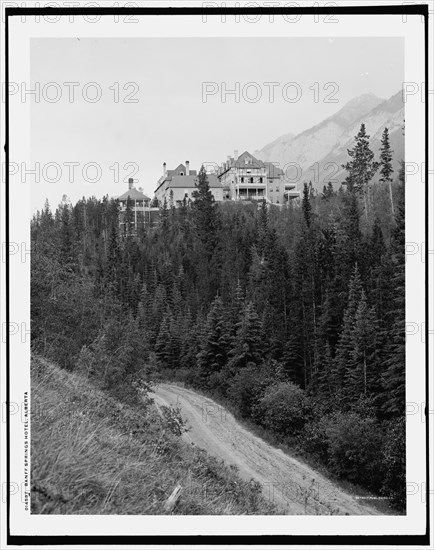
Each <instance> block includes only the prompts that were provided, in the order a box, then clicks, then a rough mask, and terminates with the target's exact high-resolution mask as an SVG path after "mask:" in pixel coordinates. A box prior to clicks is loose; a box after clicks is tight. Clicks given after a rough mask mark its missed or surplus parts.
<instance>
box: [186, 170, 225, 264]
mask: <svg viewBox="0 0 434 550" xmlns="http://www.w3.org/2000/svg"><path fill="white" fill-rule="evenodd" d="M193 198H194V202H193V203H192V209H193V215H194V222H195V227H196V231H197V235H198V237H199V240H200V241H201V243H202V246H203V248H204V251H205V257H206V259H207V260H208V261H209V260H210V259H211V257H212V256H213V254H214V251H215V247H216V246H217V230H218V228H219V222H220V220H219V216H218V212H217V204H216V202H215V200H214V196H213V194H212V193H211V190H210V187H209V182H208V176H207V174H206V171H205V168H204V167H203V166H202V167H201V169H200V171H199V178H198V183H197V189H196V190H195V191H194V192H193Z"/></svg>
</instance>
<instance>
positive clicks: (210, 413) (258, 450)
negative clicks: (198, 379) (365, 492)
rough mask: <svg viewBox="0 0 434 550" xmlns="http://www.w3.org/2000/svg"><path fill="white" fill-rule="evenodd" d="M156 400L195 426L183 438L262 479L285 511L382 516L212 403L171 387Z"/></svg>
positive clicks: (159, 390) (162, 388) (246, 476)
mask: <svg viewBox="0 0 434 550" xmlns="http://www.w3.org/2000/svg"><path fill="white" fill-rule="evenodd" d="M152 397H153V398H154V400H155V403H156V404H157V405H166V406H168V405H175V406H178V407H179V408H180V409H181V413H182V416H183V418H184V419H185V420H187V422H188V426H189V427H190V431H189V432H187V433H185V434H184V435H183V437H184V439H185V440H186V441H187V442H191V443H194V444H195V445H197V446H198V447H201V448H203V449H206V451H208V453H209V454H211V455H213V456H215V457H217V458H221V459H223V460H224V461H225V462H226V463H228V464H233V465H236V466H237V467H238V469H239V475H240V476H241V477H242V478H243V479H246V480H250V479H252V478H254V479H255V480H256V481H258V482H259V483H260V484H261V486H262V491H263V494H264V496H265V497H266V498H267V499H270V500H271V501H272V502H274V503H275V504H276V505H277V506H278V507H279V509H280V510H281V511H282V513H284V514H291V515H294V514H308V515H313V514H321V515H327V514H340V515H374V514H380V512H378V511H377V510H375V509H374V508H371V507H370V506H367V505H365V504H362V501H358V500H356V499H355V498H354V497H353V496H351V495H349V494H347V493H345V492H344V491H342V489H340V488H339V487H338V486H337V485H335V484H333V482H331V481H329V480H328V479H326V478H325V477H324V476H322V475H321V474H319V473H318V472H316V471H315V470H313V469H312V468H311V467H310V466H308V465H307V464H304V463H303V462H301V461H299V460H296V459H294V458H292V457H290V456H288V455H287V454H285V453H284V452H283V451H281V450H280V449H276V448H274V447H272V446H270V445H269V444H268V443H265V441H263V440H262V439H260V438H259V437H257V436H255V435H253V434H252V433H250V432H248V431H247V430H246V429H245V428H243V427H242V426H241V425H240V424H239V423H238V422H237V421H236V420H235V419H234V417H233V416H232V415H231V414H230V413H229V412H228V411H226V409H224V408H222V407H221V406H220V405H217V404H216V403H215V402H214V401H212V400H211V399H209V398H207V397H204V396H202V395H199V394H198V393H196V392H194V391H191V390H188V389H185V388H181V387H179V386H175V385H172V384H160V385H159V386H157V387H156V388H155V393H154V394H152Z"/></svg>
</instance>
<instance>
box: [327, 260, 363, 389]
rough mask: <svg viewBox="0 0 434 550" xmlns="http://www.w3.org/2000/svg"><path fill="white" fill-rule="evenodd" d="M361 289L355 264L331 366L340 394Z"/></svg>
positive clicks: (349, 365) (350, 357) (350, 354)
mask: <svg viewBox="0 0 434 550" xmlns="http://www.w3.org/2000/svg"><path fill="white" fill-rule="evenodd" d="M362 290H363V288H362V281H361V278H360V274H359V269H358V267H357V264H356V266H355V268H354V271H353V276H352V278H351V281H350V286H349V293H348V302H347V308H346V310H345V313H344V320H343V324H342V330H341V334H340V337H339V341H338V345H337V347H336V355H335V360H334V366H333V385H334V388H335V390H336V391H337V392H339V393H340V394H342V391H343V388H344V378H345V373H346V371H347V370H348V369H351V368H352V366H353V327H354V319H355V316H356V312H357V309H358V307H359V302H360V299H361V296H362ZM341 396H342V395H341Z"/></svg>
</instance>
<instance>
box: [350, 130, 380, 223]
mask: <svg viewBox="0 0 434 550" xmlns="http://www.w3.org/2000/svg"><path fill="white" fill-rule="evenodd" d="M355 140H356V144H355V146H354V148H353V149H348V154H349V156H350V157H351V158H352V160H351V161H349V162H347V163H346V164H342V168H345V170H347V172H348V176H347V178H346V180H345V183H346V185H347V188H348V190H349V191H353V190H354V191H355V192H356V193H358V194H360V195H362V196H363V199H364V203H365V216H366V219H368V198H369V184H370V181H371V180H372V178H373V177H374V175H375V172H376V171H377V170H378V166H379V164H378V162H376V161H374V153H373V152H372V151H371V149H370V147H369V136H368V135H367V133H366V128H365V125H364V124H363V123H362V125H361V126H360V130H359V133H358V134H357V136H355Z"/></svg>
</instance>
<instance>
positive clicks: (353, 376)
mask: <svg viewBox="0 0 434 550" xmlns="http://www.w3.org/2000/svg"><path fill="white" fill-rule="evenodd" d="M352 325H353V326H352V329H351V342H352V346H351V347H352V354H351V355H352V357H351V361H350V362H348V364H347V368H346V372H345V382H344V384H345V388H344V392H345V398H346V400H347V401H349V402H350V403H352V404H355V403H356V402H357V400H358V399H359V398H360V397H365V398H366V397H368V396H371V395H372V391H373V390H374V389H375V387H376V383H377V371H378V360H377V357H378V356H377V349H378V348H377V334H378V323H377V318H376V315H375V311H374V309H373V308H369V307H368V304H367V300H366V295H365V293H364V291H362V293H361V296H360V300H359V304H358V307H357V310H356V312H355V314H354V319H353V324H352Z"/></svg>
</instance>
